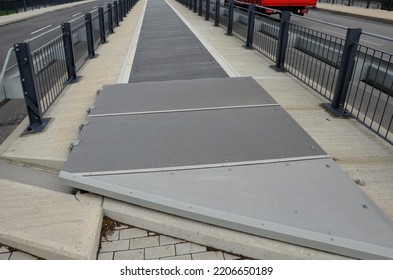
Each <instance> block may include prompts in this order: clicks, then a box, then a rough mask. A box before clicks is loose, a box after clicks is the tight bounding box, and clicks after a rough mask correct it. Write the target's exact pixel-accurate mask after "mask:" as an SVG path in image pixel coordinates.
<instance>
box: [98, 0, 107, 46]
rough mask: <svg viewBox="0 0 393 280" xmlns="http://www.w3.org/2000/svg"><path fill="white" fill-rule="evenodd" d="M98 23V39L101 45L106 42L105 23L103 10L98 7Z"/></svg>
mask: <svg viewBox="0 0 393 280" xmlns="http://www.w3.org/2000/svg"><path fill="white" fill-rule="evenodd" d="M98 23H99V25H100V38H101V44H103V43H105V42H106V38H105V22H104V8H103V7H99V8H98Z"/></svg>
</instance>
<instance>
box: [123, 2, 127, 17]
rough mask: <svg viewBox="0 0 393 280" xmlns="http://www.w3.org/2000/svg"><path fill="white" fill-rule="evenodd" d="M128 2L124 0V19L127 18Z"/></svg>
mask: <svg viewBox="0 0 393 280" xmlns="http://www.w3.org/2000/svg"><path fill="white" fill-rule="evenodd" d="M126 1H127V0H123V18H125V17H127V8H126Z"/></svg>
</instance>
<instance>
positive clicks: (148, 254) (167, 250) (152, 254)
mask: <svg viewBox="0 0 393 280" xmlns="http://www.w3.org/2000/svg"><path fill="white" fill-rule="evenodd" d="M169 256H175V246H174V245H165V246H159V247H151V248H146V249H145V259H146V260H149V259H156V258H162V257H169Z"/></svg>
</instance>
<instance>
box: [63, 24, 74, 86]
mask: <svg viewBox="0 0 393 280" xmlns="http://www.w3.org/2000/svg"><path fill="white" fill-rule="evenodd" d="M61 29H62V30H63V44H64V54H65V60H66V65H67V73H68V82H70V83H72V82H74V81H76V80H77V77H76V69H75V59H74V51H73V44H72V37H71V24H70V23H69V22H65V23H63V24H62V25H61Z"/></svg>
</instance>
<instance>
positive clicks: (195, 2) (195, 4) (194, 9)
mask: <svg viewBox="0 0 393 280" xmlns="http://www.w3.org/2000/svg"><path fill="white" fill-rule="evenodd" d="M197 3H198V0H194V5H192V7H193V11H194V13H196V12H197V5H198V4H197Z"/></svg>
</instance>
